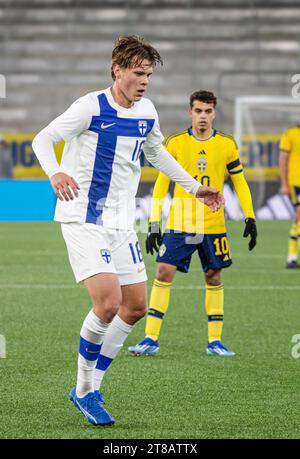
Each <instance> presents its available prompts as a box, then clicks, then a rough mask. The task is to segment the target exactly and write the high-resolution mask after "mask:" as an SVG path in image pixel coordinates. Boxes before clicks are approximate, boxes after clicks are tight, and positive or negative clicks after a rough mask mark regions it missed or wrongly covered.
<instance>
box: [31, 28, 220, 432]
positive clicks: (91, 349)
mask: <svg viewBox="0 0 300 459" xmlns="http://www.w3.org/2000/svg"><path fill="white" fill-rule="evenodd" d="M157 63H162V60H161V57H160V55H159V53H158V52H157V50H156V49H154V48H153V47H152V46H151V45H150V44H148V43H146V42H145V41H144V39H143V38H140V37H136V36H130V37H120V38H119V39H118V40H117V42H116V44H115V47H114V49H113V53H112V67H111V73H112V78H113V80H114V82H113V85H112V87H109V88H107V89H105V90H101V91H96V92H92V93H89V94H87V95H86V96H84V97H81V98H80V99H78V100H76V101H75V102H74V103H73V104H72V105H71V106H70V107H69V108H68V110H67V111H65V112H64V113H63V114H62V115H60V116H59V117H58V118H56V119H55V120H54V121H52V122H51V123H50V124H49V125H48V126H47V127H46V128H45V129H43V130H42V131H41V132H40V133H39V134H38V135H37V136H36V137H35V139H34V141H33V144H32V145H33V149H34V151H35V153H36V155H37V157H38V159H39V161H40V164H41V166H42V167H43V169H44V170H45V172H46V173H47V174H48V176H49V177H50V181H51V184H52V187H53V189H54V191H55V193H56V195H57V198H58V200H57V205H56V211H55V220H56V221H58V222H60V223H61V229H62V234H63V237H64V240H65V242H66V246H67V250H68V254H69V260H70V264H71V266H72V269H73V272H74V275H75V278H76V281H77V282H78V283H79V282H83V283H84V285H85V287H86V288H87V290H88V293H89V295H90V298H91V301H92V305H93V307H92V309H91V311H90V312H89V313H88V315H87V317H86V318H85V320H84V322H83V325H82V328H81V331H80V339H79V355H78V373H77V383H76V386H75V387H74V388H73V389H72V390H71V392H70V395H69V398H70V400H71V401H72V402H73V403H74V405H75V407H76V408H77V409H78V410H79V411H80V412H81V413H83V414H84V416H85V417H86V418H87V420H88V421H89V422H90V423H92V424H94V425H109V424H113V423H114V422H115V421H114V418H113V417H112V416H111V415H110V414H109V413H108V412H107V411H106V409H105V408H104V407H103V398H102V394H101V393H100V392H99V389H100V384H101V381H102V379H103V376H104V374H105V372H106V370H107V368H108V366H109V365H110V363H111V362H112V360H113V359H114V358H115V357H116V355H117V354H118V352H119V351H120V349H121V348H122V346H123V343H124V341H125V339H126V337H127V336H128V334H129V332H130V331H131V329H132V327H133V325H134V324H135V323H136V322H137V321H138V320H139V319H140V318H142V317H143V316H144V315H145V313H146V312H147V299H146V280H147V276H146V272H145V265H144V262H143V258H142V253H141V249H140V247H139V242H138V239H137V236H136V233H135V231H134V216H135V195H136V191H137V187H138V183H139V178H140V161H139V156H140V154H141V152H142V150H143V151H144V153H145V155H146V157H147V159H148V160H149V161H150V162H151V163H152V164H153V166H154V167H156V168H157V169H159V170H160V171H162V172H163V173H164V174H166V175H167V176H169V177H170V178H171V179H172V180H174V181H175V182H177V183H179V184H180V185H181V186H182V187H183V188H184V189H185V190H187V191H188V192H190V193H191V194H193V195H195V196H197V197H199V198H202V199H203V200H204V203H205V204H207V205H208V206H210V207H211V209H212V210H214V211H216V210H218V209H219V208H220V207H221V206H222V205H223V204H224V199H223V196H222V195H221V194H220V193H219V191H217V190H214V189H212V188H209V187H204V186H200V184H199V183H198V182H197V181H196V180H195V179H193V178H192V177H191V176H190V175H189V174H188V173H187V172H185V171H184V169H182V168H181V166H180V165H179V164H178V163H177V162H176V161H175V159H174V158H173V157H172V156H171V155H170V154H169V153H168V152H167V151H166V150H165V148H164V147H163V146H162V141H163V136H162V134H161V132H160V128H159V121H158V115H157V112H156V110H155V108H154V106H153V104H152V102H151V101H150V100H149V99H146V98H144V97H143V96H144V93H145V90H146V87H147V85H148V82H149V79H150V76H151V74H152V72H153V68H154V66H155V65H156V64H157ZM62 139H63V140H65V142H66V143H65V147H64V152H63V157H62V161H61V164H60V165H59V164H58V163H57V161H56V157H55V152H54V144H55V143H57V142H59V141H60V140H62Z"/></svg>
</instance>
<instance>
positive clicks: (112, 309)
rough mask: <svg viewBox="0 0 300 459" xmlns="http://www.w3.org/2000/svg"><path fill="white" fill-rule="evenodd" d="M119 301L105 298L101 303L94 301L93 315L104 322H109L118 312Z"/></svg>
mask: <svg viewBox="0 0 300 459" xmlns="http://www.w3.org/2000/svg"><path fill="white" fill-rule="evenodd" d="M120 301H121V299H120V298H107V299H102V300H101V301H94V303H93V308H94V311H95V314H96V315H98V316H99V317H101V318H102V320H104V321H105V322H111V321H112V320H113V318H114V317H115V315H116V314H117V312H118V311H119V307H120Z"/></svg>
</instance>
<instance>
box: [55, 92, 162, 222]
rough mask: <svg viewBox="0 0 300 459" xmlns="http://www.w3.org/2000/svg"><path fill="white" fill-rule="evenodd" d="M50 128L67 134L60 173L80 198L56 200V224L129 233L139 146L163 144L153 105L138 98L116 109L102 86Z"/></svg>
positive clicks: (115, 105) (137, 182)
mask: <svg viewBox="0 0 300 459" xmlns="http://www.w3.org/2000/svg"><path fill="white" fill-rule="evenodd" d="M84 116H85V117H86V120H84V122H85V124H84V128H83V121H82V119H81V118H82V117H84ZM74 120H75V121H77V123H78V125H79V126H78V131H79V132H78V133H77V134H76V130H75V128H74ZM52 124H53V127H54V128H55V130H56V131H57V132H60V133H62V134H65V133H64V132H63V131H65V132H66V134H67V136H66V135H65V136H63V135H62V138H64V139H65V140H66V144H65V149H64V153H63V158H62V162H61V167H62V170H64V172H66V173H67V174H69V175H71V176H73V177H74V178H75V180H76V181H77V182H78V183H79V186H80V191H79V198H77V199H74V200H73V201H72V202H64V201H58V202H57V206H56V213H55V220H57V221H61V222H71V221H77V222H78V221H79V222H85V223H93V224H97V225H103V226H106V227H108V228H118V229H130V230H131V229H133V227H134V218H135V196H136V192H137V188H138V184H139V179H140V170H141V166H140V160H139V159H140V156H141V153H142V151H143V146H144V144H145V142H147V146H149V147H150V148H151V147H152V146H157V145H158V144H160V143H161V142H162V141H163V136H162V134H161V132H160V128H159V122H158V116H157V113H156V110H155V108H154V106H153V104H152V102H151V101H150V100H149V99H144V98H142V99H141V100H140V101H138V102H135V103H134V104H133V106H132V107H130V108H125V107H121V106H119V105H118V104H117V103H116V102H115V101H114V99H113V96H112V94H111V90H110V88H107V89H105V90H104V91H100V92H94V93H89V94H87V95H86V96H84V97H82V98H81V99H78V101H76V102H75V103H74V104H73V105H72V106H71V107H70V108H69V109H68V110H67V111H66V112H65V113H63V114H62V115H61V116H60V117H58V118H57V119H56V120H54V121H53V122H52ZM74 131H75V135H74ZM71 133H72V134H73V136H72V137H71ZM68 137H70V139H69V138H68Z"/></svg>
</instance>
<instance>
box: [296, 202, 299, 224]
mask: <svg viewBox="0 0 300 459" xmlns="http://www.w3.org/2000/svg"><path fill="white" fill-rule="evenodd" d="M295 222H296V223H300V204H297V205H296V207H295Z"/></svg>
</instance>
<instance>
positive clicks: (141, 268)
mask: <svg viewBox="0 0 300 459" xmlns="http://www.w3.org/2000/svg"><path fill="white" fill-rule="evenodd" d="M144 269H145V266H138V269H137V272H138V273H141V272H142V271H144Z"/></svg>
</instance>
